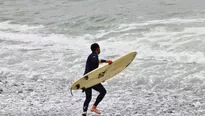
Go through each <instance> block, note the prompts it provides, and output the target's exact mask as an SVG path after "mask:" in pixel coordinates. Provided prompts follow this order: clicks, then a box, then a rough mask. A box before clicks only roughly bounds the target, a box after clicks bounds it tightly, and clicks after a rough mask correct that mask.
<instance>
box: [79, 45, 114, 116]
mask: <svg viewBox="0 0 205 116" xmlns="http://www.w3.org/2000/svg"><path fill="white" fill-rule="evenodd" d="M90 48H91V51H92V53H91V54H90V55H89V56H88V58H87V61H86V67H85V72H84V75H85V74H87V73H89V72H91V71H92V70H94V69H96V68H98V66H99V63H109V64H112V61H111V60H103V59H101V60H99V58H98V55H99V54H100V46H99V45H98V44H97V43H94V44H92V45H91V47H90ZM92 89H94V90H96V91H98V92H99V93H100V94H99V95H98V97H97V99H96V101H95V103H94V105H93V106H92V108H91V111H92V112H95V113H97V114H101V112H100V111H99V110H98V109H97V105H98V104H99V103H100V102H101V101H102V99H103V98H104V96H105V94H106V92H107V91H106V90H105V88H104V86H103V85H102V84H101V83H99V84H97V85H94V86H92V87H90V88H87V89H85V90H84V92H85V95H86V99H85V102H84V104H83V114H82V116H86V115H87V110H88V106H89V103H90V101H91V98H92Z"/></svg>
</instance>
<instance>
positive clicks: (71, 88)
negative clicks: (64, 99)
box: [70, 87, 73, 96]
mask: <svg viewBox="0 0 205 116" xmlns="http://www.w3.org/2000/svg"><path fill="white" fill-rule="evenodd" d="M70 94H71V95H72V96H73V92H72V87H71V88H70Z"/></svg>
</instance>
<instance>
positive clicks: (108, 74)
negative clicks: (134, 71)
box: [71, 52, 137, 90]
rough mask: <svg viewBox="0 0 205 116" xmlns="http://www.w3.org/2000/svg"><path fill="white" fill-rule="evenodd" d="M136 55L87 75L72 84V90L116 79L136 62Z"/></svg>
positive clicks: (124, 57)
mask: <svg viewBox="0 0 205 116" xmlns="http://www.w3.org/2000/svg"><path fill="white" fill-rule="evenodd" d="M136 54H137V52H130V53H128V54H126V55H124V56H121V57H119V58H117V59H115V60H113V63H112V64H110V65H109V64H106V65H104V66H102V67H99V68H97V69H95V70H93V71H91V72H89V73H87V74H86V75H84V76H82V77H81V78H80V79H79V80H77V81H76V82H74V83H73V84H72V87H71V90H80V89H86V88H89V87H92V86H94V85H96V84H99V83H101V82H103V81H105V80H107V79H109V78H112V77H114V76H115V75H116V74H118V73H120V72H121V71H122V70H124V69H125V68H126V67H127V66H129V64H130V63H131V62H132V61H133V60H134V58H135V56H136Z"/></svg>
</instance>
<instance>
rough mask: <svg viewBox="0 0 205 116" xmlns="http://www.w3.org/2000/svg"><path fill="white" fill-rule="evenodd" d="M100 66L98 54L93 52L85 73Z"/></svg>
mask: <svg viewBox="0 0 205 116" xmlns="http://www.w3.org/2000/svg"><path fill="white" fill-rule="evenodd" d="M98 66H99V60H98V55H97V54H96V53H94V52H92V53H91V54H90V55H89V56H88V58H87V61H86V66H85V72H84V75H85V74H87V73H89V72H90V71H92V70H94V69H96V68H98Z"/></svg>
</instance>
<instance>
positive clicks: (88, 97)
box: [83, 88, 92, 113]
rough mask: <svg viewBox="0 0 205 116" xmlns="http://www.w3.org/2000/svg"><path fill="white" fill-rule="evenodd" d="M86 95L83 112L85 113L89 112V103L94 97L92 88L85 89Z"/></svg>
mask: <svg viewBox="0 0 205 116" xmlns="http://www.w3.org/2000/svg"><path fill="white" fill-rule="evenodd" d="M85 95H86V98H85V102H84V104H83V112H84V113H86V112H87V110H88V106H89V103H90V101H91V98H92V88H88V89H85Z"/></svg>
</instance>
